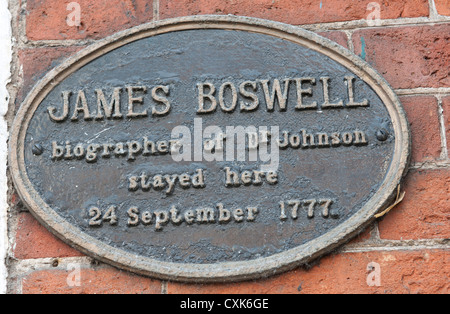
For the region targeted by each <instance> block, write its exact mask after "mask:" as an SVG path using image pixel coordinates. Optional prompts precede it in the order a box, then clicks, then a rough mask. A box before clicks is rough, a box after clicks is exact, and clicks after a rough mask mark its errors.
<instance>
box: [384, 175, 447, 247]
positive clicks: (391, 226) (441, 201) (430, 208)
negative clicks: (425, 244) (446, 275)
mask: <svg viewBox="0 0 450 314" xmlns="http://www.w3.org/2000/svg"><path fill="white" fill-rule="evenodd" d="M402 190H404V191H405V192H406V195H405V198H404V200H403V202H402V203H400V204H399V205H398V206H397V207H395V208H394V209H392V211H391V212H390V213H389V214H388V215H386V216H385V217H384V218H383V219H381V221H380V222H379V223H378V227H379V230H380V237H381V239H389V240H410V239H448V238H450V228H449V219H450V169H440V170H439V169H437V170H412V171H410V173H409V174H408V176H407V178H406V181H405V183H404V185H403V187H402Z"/></svg>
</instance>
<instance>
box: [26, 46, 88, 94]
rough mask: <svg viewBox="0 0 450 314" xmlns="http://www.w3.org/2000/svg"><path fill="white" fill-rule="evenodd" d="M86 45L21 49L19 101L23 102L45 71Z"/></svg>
mask: <svg viewBox="0 0 450 314" xmlns="http://www.w3.org/2000/svg"><path fill="white" fill-rule="evenodd" d="M82 48H84V47H78V46H76V47H58V48H34V49H24V50H20V51H19V61H20V63H21V65H22V69H23V84H22V89H21V91H20V93H19V96H18V100H17V102H19V103H20V102H21V101H22V100H23V99H24V98H25V96H26V94H27V93H28V92H29V91H30V90H31V88H32V87H33V85H34V84H36V83H37V82H38V81H39V79H41V78H42V77H43V76H44V75H45V73H47V72H48V71H50V70H51V69H52V68H53V67H56V66H57V65H59V64H60V63H62V62H63V61H64V60H66V59H67V58H69V57H70V56H71V55H73V54H75V53H76V52H77V51H79V50H81V49H82Z"/></svg>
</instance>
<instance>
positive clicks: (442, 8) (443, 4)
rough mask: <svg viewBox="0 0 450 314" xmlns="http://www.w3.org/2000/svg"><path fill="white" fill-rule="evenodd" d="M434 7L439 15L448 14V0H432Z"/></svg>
mask: <svg viewBox="0 0 450 314" xmlns="http://www.w3.org/2000/svg"><path fill="white" fill-rule="evenodd" d="M434 3H436V9H437V11H438V14H440V15H447V16H449V15H450V0H434Z"/></svg>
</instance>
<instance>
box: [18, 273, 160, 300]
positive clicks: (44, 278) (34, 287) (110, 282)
mask: <svg viewBox="0 0 450 314" xmlns="http://www.w3.org/2000/svg"><path fill="white" fill-rule="evenodd" d="M73 271H74V269H73V268H71V269H69V270H61V269H54V270H40V271H35V272H32V273H31V274H29V275H27V276H25V277H24V278H23V279H22V293H24V294H158V293H161V282H160V281H158V280H152V279H149V278H145V277H141V276H136V275H133V274H130V273H127V272H124V271H119V270H116V269H114V268H111V267H101V268H95V269H90V268H87V269H86V268H81V269H80V273H79V275H80V276H79V279H80V281H79V285H78V283H77V281H76V280H77V277H76V276H75V275H77V274H76V273H74V272H73ZM69 284H70V285H69Z"/></svg>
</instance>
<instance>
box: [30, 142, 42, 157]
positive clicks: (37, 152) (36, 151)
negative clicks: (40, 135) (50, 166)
mask: <svg viewBox="0 0 450 314" xmlns="http://www.w3.org/2000/svg"><path fill="white" fill-rule="evenodd" d="M31 151H32V152H33V154H34V155H37V156H39V155H42V153H43V152H44V147H42V145H41V144H34V146H33V148H32V149H31Z"/></svg>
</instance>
